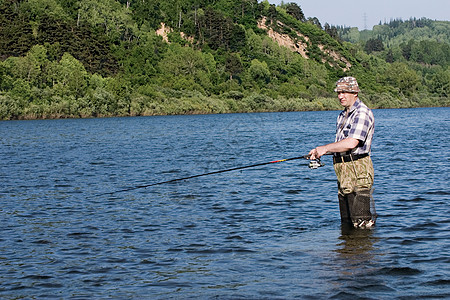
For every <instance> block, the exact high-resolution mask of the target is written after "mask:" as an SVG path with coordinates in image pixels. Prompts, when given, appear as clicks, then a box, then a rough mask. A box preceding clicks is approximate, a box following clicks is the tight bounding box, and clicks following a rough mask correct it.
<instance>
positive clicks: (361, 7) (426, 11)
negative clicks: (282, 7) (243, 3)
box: [268, 0, 450, 30]
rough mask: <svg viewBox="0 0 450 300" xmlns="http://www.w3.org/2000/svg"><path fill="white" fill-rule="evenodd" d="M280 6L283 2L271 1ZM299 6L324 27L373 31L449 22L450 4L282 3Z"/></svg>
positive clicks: (419, 0)
mask: <svg viewBox="0 0 450 300" xmlns="http://www.w3.org/2000/svg"><path fill="white" fill-rule="evenodd" d="M268 1H269V3H271V4H277V5H279V4H280V3H281V0H268ZM283 2H284V3H291V2H295V3H297V4H298V5H299V6H300V8H301V9H302V11H303V14H304V15H305V17H306V18H309V17H317V18H318V19H319V21H320V23H321V24H322V26H323V25H325V23H328V24H330V25H342V26H344V25H345V26H346V27H358V29H359V30H364V29H369V30H371V29H372V27H373V26H374V25H378V24H379V23H380V21H381V23H384V22H387V23H389V21H391V20H395V19H402V20H403V21H406V20H409V19H410V18H411V17H415V18H417V19H420V18H422V17H426V18H428V19H431V20H440V21H450V1H449V0H425V1H423V0H359V1H357V0H354V1H342V0H341V1H336V0H283Z"/></svg>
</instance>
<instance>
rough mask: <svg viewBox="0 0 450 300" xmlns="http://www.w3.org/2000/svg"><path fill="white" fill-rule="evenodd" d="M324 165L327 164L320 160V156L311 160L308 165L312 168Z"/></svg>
mask: <svg viewBox="0 0 450 300" xmlns="http://www.w3.org/2000/svg"><path fill="white" fill-rule="evenodd" d="M323 166H325V164H324V163H323V162H321V161H320V158H318V159H314V160H311V161H309V166H308V167H309V168H310V169H312V170H314V169H317V168H319V167H323Z"/></svg>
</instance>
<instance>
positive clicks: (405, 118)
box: [0, 108, 450, 299]
mask: <svg viewBox="0 0 450 300" xmlns="http://www.w3.org/2000/svg"><path fill="white" fill-rule="evenodd" d="M337 114H338V112H337V111H329V112H292V113H262V114H227V115H199V116H164V117H136V118H109V119H76V120H40V121H6V122H0V159H1V161H0V204H1V205H0V222H1V223H0V226H1V235H0V298H2V299H20V298H27V299H32V298H33V299H34V298H40V299H43V298H45V299H49V298H63V299H92V298H97V299H98V298H101V299H105V298H120V299H141V298H147V299H150V298H151V299H186V298H189V299H196V298H200V299H211V298H219V299H243V298H246V299H294V298H296V299H305V298H307V299H324V298H334V299H412V298H414V299H442V298H449V297H450V217H449V216H450V205H449V200H450V188H449V174H450V164H449V163H450V154H449V148H450V109H449V108H421V109H393V110H375V111H374V114H375V119H376V130H375V137H374V143H373V147H372V158H373V162H374V166H375V190H374V194H373V195H374V199H375V203H376V209H377V213H378V215H379V217H378V220H377V225H376V227H375V228H374V229H372V230H347V229H345V228H341V224H340V219H339V208H338V202H337V187H336V180H335V174H334V170H333V166H332V161H331V157H329V156H326V157H324V158H323V159H322V161H323V162H324V163H325V166H324V167H321V168H319V169H316V170H310V169H309V168H308V162H307V161H306V160H291V161H287V162H280V163H276V164H269V165H264V166H259V167H255V168H246V169H242V170H238V171H231V172H224V173H220V174H214V175H208V176H201V177H197V178H192V179H189V180H182V181H176V182H173V183H167V184H160V185H155V186H151V187H147V188H136V189H130V190H128V191H121V190H124V189H128V188H133V187H137V186H142V185H150V184H153V183H159V182H163V181H167V180H172V179H177V178H183V177H189V176H192V175H198V174H204V173H209V172H214V171H218V170H226V169H229V168H236V167H240V166H246V165H252V164H258V163H264V162H269V161H273V160H278V159H285V158H291V157H296V156H301V155H304V154H307V153H308V152H309V150H310V149H311V148H313V147H315V146H317V145H320V144H324V143H328V142H332V141H333V139H334V130H335V129H334V126H335V121H336V117H337ZM115 191H121V192H117V193H111V192H115ZM107 193H111V194H107Z"/></svg>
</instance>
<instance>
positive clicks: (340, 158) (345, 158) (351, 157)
mask: <svg viewBox="0 0 450 300" xmlns="http://www.w3.org/2000/svg"><path fill="white" fill-rule="evenodd" d="M366 156H369V153H364V154H346V155H340V154H337V155H334V156H333V164H337V163H342V162H350V161H355V160H358V159H361V158H364V157H366Z"/></svg>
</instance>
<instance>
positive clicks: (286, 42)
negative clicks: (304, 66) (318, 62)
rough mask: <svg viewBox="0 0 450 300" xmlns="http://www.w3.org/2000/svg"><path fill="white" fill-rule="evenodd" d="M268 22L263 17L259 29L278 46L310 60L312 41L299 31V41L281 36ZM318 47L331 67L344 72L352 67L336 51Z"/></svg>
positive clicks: (286, 35) (320, 45) (284, 35)
mask: <svg viewBox="0 0 450 300" xmlns="http://www.w3.org/2000/svg"><path fill="white" fill-rule="evenodd" d="M266 22H267V18H266V17H263V18H262V19H261V20H260V21H259V22H258V28H261V29H264V30H266V32H267V35H268V36H269V37H270V38H271V39H272V40H273V41H275V42H276V43H277V44H278V45H280V46H283V47H287V48H289V49H291V50H292V51H294V52H297V53H299V54H300V55H302V56H303V57H304V58H306V59H309V57H308V54H307V53H308V52H307V51H308V50H307V49H308V46H309V44H310V39H309V38H308V37H307V36H306V35H303V34H302V33H300V32H298V31H295V33H296V34H297V36H298V37H299V39H298V40H294V39H292V38H291V37H290V36H289V35H288V34H281V33H278V32H276V31H274V30H273V29H272V28H269V27H267V25H266ZM277 25H278V26H279V27H284V26H285V25H284V24H283V23H281V22H279V21H278V24H277ZM317 46H318V47H319V49H320V50H321V51H322V52H323V53H324V54H325V56H328V57H330V59H331V62H330V61H328V63H329V64H330V65H331V66H339V67H340V68H342V69H343V71H347V70H348V69H350V67H351V66H352V65H351V63H350V62H349V61H348V60H347V59H346V58H345V57H343V56H342V55H340V54H339V53H337V52H336V51H334V50H330V49H327V48H326V47H325V45H322V44H319V45H317ZM322 63H327V60H326V59H322ZM342 63H343V64H345V67H342V66H341V65H342Z"/></svg>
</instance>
